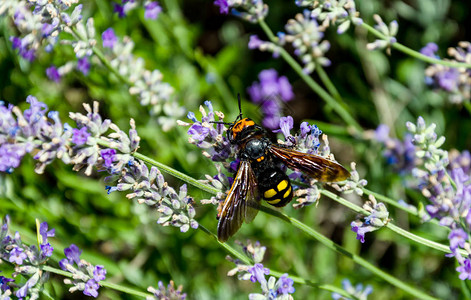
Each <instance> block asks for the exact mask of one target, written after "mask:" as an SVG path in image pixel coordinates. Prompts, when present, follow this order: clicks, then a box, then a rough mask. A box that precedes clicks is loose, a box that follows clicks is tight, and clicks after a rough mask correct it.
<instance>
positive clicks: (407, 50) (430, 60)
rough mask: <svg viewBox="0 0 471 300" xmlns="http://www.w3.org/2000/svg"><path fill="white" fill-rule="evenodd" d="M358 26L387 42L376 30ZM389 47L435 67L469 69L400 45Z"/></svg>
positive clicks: (363, 24)
mask: <svg viewBox="0 0 471 300" xmlns="http://www.w3.org/2000/svg"><path fill="white" fill-rule="evenodd" d="M360 26H362V27H363V28H365V29H366V30H368V32H370V33H372V34H373V35H375V36H376V37H378V38H380V39H382V40H387V39H388V37H387V36H385V35H384V34H382V33H381V32H379V31H378V30H376V29H375V28H374V27H373V26H370V25H368V24H366V23H362V24H361V25H360ZM391 47H393V48H394V49H397V50H399V51H401V52H403V53H405V54H407V55H409V56H412V57H415V58H417V59H419V60H422V61H424V62H427V63H429V64H437V65H443V66H447V67H451V68H468V69H469V68H471V64H467V63H461V62H456V61H447V60H441V59H436V58H433V57H429V56H426V55H423V54H422V53H420V52H417V51H414V50H412V49H410V48H408V47H406V46H404V45H402V44H400V43H397V42H396V43H392V44H391Z"/></svg>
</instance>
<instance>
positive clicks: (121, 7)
mask: <svg viewBox="0 0 471 300" xmlns="http://www.w3.org/2000/svg"><path fill="white" fill-rule="evenodd" d="M114 12H117V13H118V17H120V18H124V17H125V16H126V12H125V11H124V5H119V4H117V3H114Z"/></svg>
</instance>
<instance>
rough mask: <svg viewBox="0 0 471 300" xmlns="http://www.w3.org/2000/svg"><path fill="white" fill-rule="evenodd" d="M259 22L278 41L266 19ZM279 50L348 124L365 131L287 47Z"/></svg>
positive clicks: (359, 131) (273, 40)
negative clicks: (304, 69) (309, 73)
mask: <svg viewBox="0 0 471 300" xmlns="http://www.w3.org/2000/svg"><path fill="white" fill-rule="evenodd" d="M259 24H260V27H262V29H263V31H265V34H266V35H267V36H268V38H269V39H270V41H272V42H273V43H276V42H277V40H278V38H277V37H276V36H275V35H274V34H273V32H272V31H271V29H270V28H269V27H268V25H267V24H266V23H265V21H264V20H259ZM278 50H279V54H280V55H281V57H282V58H283V59H284V60H285V61H286V62H287V63H288V64H289V65H290V66H291V68H293V70H294V71H295V72H296V73H297V74H298V75H299V77H301V78H302V79H303V80H304V81H305V82H306V84H307V85H308V86H309V87H310V88H311V89H312V90H313V91H314V92H316V93H317V94H318V95H319V97H321V98H322V100H324V101H325V103H326V104H327V105H329V106H331V107H332V109H333V110H334V111H335V112H336V113H337V114H338V115H339V116H340V117H341V118H342V119H343V120H344V121H345V123H347V125H349V126H350V127H352V128H353V129H354V130H355V131H356V132H357V133H361V132H362V131H363V129H362V128H361V126H360V125H359V124H358V123H357V121H356V120H355V119H354V118H353V117H352V115H350V113H349V112H348V111H347V110H346V109H345V108H344V107H343V106H342V105H340V104H339V103H338V102H337V101H336V100H335V99H334V98H333V97H332V96H331V95H329V93H327V92H326V91H325V90H324V89H323V88H322V87H321V86H320V85H319V84H318V83H317V82H315V81H314V79H312V77H311V76H309V75H307V74H306V73H304V72H303V69H302V67H301V66H300V65H299V64H298V63H297V62H296V60H295V59H294V58H293V57H292V56H291V55H290V54H289V53H288V52H287V51H286V50H285V49H283V48H282V47H279V48H278Z"/></svg>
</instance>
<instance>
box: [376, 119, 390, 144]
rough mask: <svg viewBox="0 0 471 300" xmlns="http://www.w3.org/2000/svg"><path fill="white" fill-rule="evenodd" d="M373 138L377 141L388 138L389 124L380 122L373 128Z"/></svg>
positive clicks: (383, 141)
mask: <svg viewBox="0 0 471 300" xmlns="http://www.w3.org/2000/svg"><path fill="white" fill-rule="evenodd" d="M375 138H376V140H377V141H378V142H381V143H385V142H386V141H387V140H388V139H389V126H388V125H386V124H380V125H379V126H378V127H377V128H376V130H375Z"/></svg>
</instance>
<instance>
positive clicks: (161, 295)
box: [146, 280, 186, 300]
mask: <svg viewBox="0 0 471 300" xmlns="http://www.w3.org/2000/svg"><path fill="white" fill-rule="evenodd" d="M158 287H159V288H158V289H156V288H154V287H151V286H150V287H149V288H148V289H147V291H149V292H150V293H152V294H153V296H147V297H146V300H166V299H168V300H185V299H186V293H183V286H182V285H179V286H178V288H175V283H174V282H173V280H170V283H169V284H168V285H167V288H165V286H164V284H163V283H162V281H159V283H158Z"/></svg>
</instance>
